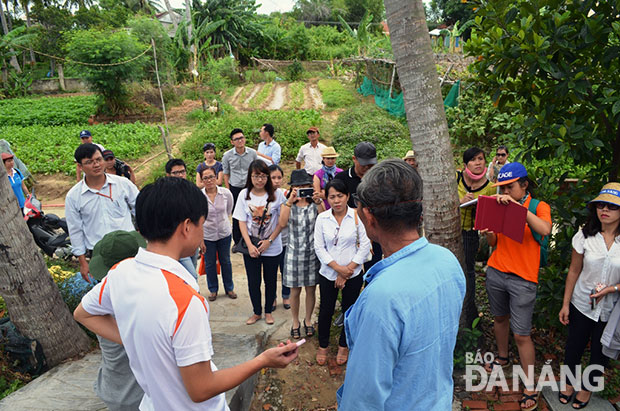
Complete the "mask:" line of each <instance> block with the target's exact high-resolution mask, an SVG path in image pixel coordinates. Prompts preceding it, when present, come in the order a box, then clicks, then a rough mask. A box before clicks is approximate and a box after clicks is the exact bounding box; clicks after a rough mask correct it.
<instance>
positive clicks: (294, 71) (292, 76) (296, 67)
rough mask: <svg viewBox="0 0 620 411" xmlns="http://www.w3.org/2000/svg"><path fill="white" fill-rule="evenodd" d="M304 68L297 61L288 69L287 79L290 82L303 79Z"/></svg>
mask: <svg viewBox="0 0 620 411" xmlns="http://www.w3.org/2000/svg"><path fill="white" fill-rule="evenodd" d="M303 74H304V67H303V66H302V65H301V63H300V62H299V61H297V60H295V61H294V62H293V64H291V65H290V66H288V67H287V68H286V77H287V79H288V80H289V81H297V80H299V79H301V78H302V77H303Z"/></svg>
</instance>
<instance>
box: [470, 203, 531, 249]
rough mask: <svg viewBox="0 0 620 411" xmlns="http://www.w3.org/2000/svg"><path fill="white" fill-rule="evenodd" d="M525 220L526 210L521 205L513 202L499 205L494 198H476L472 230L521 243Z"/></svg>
mask: <svg viewBox="0 0 620 411" xmlns="http://www.w3.org/2000/svg"><path fill="white" fill-rule="evenodd" d="M526 218H527V208H525V207H523V206H522V205H519V204H516V203H513V202H510V203H508V204H501V203H498V202H497V198H496V197H489V196H478V206H477V207H476V221H475V223H474V229H475V230H485V229H486V230H489V231H493V232H494V233H502V234H504V235H505V236H506V237H508V238H510V239H512V240H514V241H516V242H518V243H522V242H523V235H524V234H525V222H526Z"/></svg>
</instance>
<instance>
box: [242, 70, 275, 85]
mask: <svg viewBox="0 0 620 411" xmlns="http://www.w3.org/2000/svg"><path fill="white" fill-rule="evenodd" d="M244 75H245V79H246V80H247V81H248V82H250V83H268V82H272V81H276V77H278V74H277V73H276V72H273V71H260V70H256V69H248V70H246V71H245V73H244Z"/></svg>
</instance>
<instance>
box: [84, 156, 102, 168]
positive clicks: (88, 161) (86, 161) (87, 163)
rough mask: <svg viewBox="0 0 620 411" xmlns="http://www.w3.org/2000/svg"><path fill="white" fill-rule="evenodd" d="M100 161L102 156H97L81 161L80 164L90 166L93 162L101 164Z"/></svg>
mask: <svg viewBox="0 0 620 411" xmlns="http://www.w3.org/2000/svg"><path fill="white" fill-rule="evenodd" d="M102 162H103V157H99V158H95V159H92V160H85V161H82V165H83V166H92V165H93V164H95V163H97V164H101V163H102Z"/></svg>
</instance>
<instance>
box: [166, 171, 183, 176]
mask: <svg viewBox="0 0 620 411" xmlns="http://www.w3.org/2000/svg"><path fill="white" fill-rule="evenodd" d="M185 174H187V171H185V170H181V171H173V172H171V173H170V175H172V176H184V175H185Z"/></svg>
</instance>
